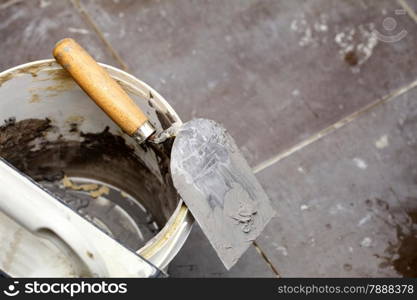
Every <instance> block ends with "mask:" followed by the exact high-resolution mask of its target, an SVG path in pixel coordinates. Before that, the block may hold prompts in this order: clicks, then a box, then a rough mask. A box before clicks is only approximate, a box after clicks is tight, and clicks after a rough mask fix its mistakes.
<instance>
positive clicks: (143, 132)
mask: <svg viewBox="0 0 417 300" xmlns="http://www.w3.org/2000/svg"><path fill="white" fill-rule="evenodd" d="M154 132H155V128H154V127H153V126H152V124H151V123H150V122H149V121H146V122H145V123H143V124H142V125H141V126H140V127H139V128H138V130H136V132H135V133H134V134H132V137H133V138H134V139H135V140H136V141H137V142H138V143H139V144H142V143H143V142H145V141H146V140H147V139H148V137H150V136H151V135H152V134H153V133H154Z"/></svg>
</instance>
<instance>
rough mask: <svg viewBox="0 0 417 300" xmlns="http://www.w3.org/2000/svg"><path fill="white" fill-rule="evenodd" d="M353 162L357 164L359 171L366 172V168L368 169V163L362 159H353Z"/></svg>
mask: <svg viewBox="0 0 417 300" xmlns="http://www.w3.org/2000/svg"><path fill="white" fill-rule="evenodd" d="M353 162H354V163H355V165H356V166H357V167H358V168H359V169H362V170H365V169H366V168H368V165H367V163H366V162H365V161H364V160H363V159H361V158H359V157H355V158H354V159H353Z"/></svg>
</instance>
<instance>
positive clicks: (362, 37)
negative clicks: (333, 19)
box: [334, 23, 378, 72]
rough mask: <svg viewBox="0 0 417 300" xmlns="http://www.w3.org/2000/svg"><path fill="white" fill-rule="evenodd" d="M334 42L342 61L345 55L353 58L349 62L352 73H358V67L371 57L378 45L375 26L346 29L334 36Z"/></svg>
mask: <svg viewBox="0 0 417 300" xmlns="http://www.w3.org/2000/svg"><path fill="white" fill-rule="evenodd" d="M334 41H335V43H336V44H337V46H338V47H339V54H340V57H341V58H342V59H344V60H345V59H346V55H351V56H352V57H354V60H353V59H352V61H351V64H352V71H353V72H359V71H360V69H359V67H360V66H361V65H362V64H364V63H365V62H366V61H367V60H368V59H369V58H370V57H371V56H372V53H373V50H374V48H375V47H376V46H377V45H378V37H377V35H376V34H375V24H374V23H368V24H365V25H363V24H361V25H358V26H356V27H346V28H344V29H342V30H341V31H340V32H338V33H337V34H336V35H335V37H334Z"/></svg>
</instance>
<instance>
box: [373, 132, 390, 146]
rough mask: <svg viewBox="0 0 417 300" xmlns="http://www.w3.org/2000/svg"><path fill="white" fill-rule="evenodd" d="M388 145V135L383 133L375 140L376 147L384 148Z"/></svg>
mask: <svg viewBox="0 0 417 300" xmlns="http://www.w3.org/2000/svg"><path fill="white" fill-rule="evenodd" d="M388 145H389V141H388V136H387V135H383V136H381V137H380V138H379V139H378V140H376V141H375V147H377V148H378V149H384V148H386V147H388Z"/></svg>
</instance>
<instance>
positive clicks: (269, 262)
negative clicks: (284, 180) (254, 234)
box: [253, 241, 281, 278]
mask: <svg viewBox="0 0 417 300" xmlns="http://www.w3.org/2000/svg"><path fill="white" fill-rule="evenodd" d="M253 246H254V247H255V249H256V251H257V252H258V253H259V255H260V256H261V257H262V259H263V260H264V261H265V262H266V264H267V265H268V266H269V268H270V269H271V271H272V273H274V274H275V276H276V277H277V278H281V275H280V274H279V273H278V270H277V269H276V268H275V267H274V265H273V264H272V262H271V261H270V260H269V258H268V257H267V256H266V254H265V252H264V251H263V250H262V249H261V248H260V247H259V245H258V243H257V242H255V241H253Z"/></svg>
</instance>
